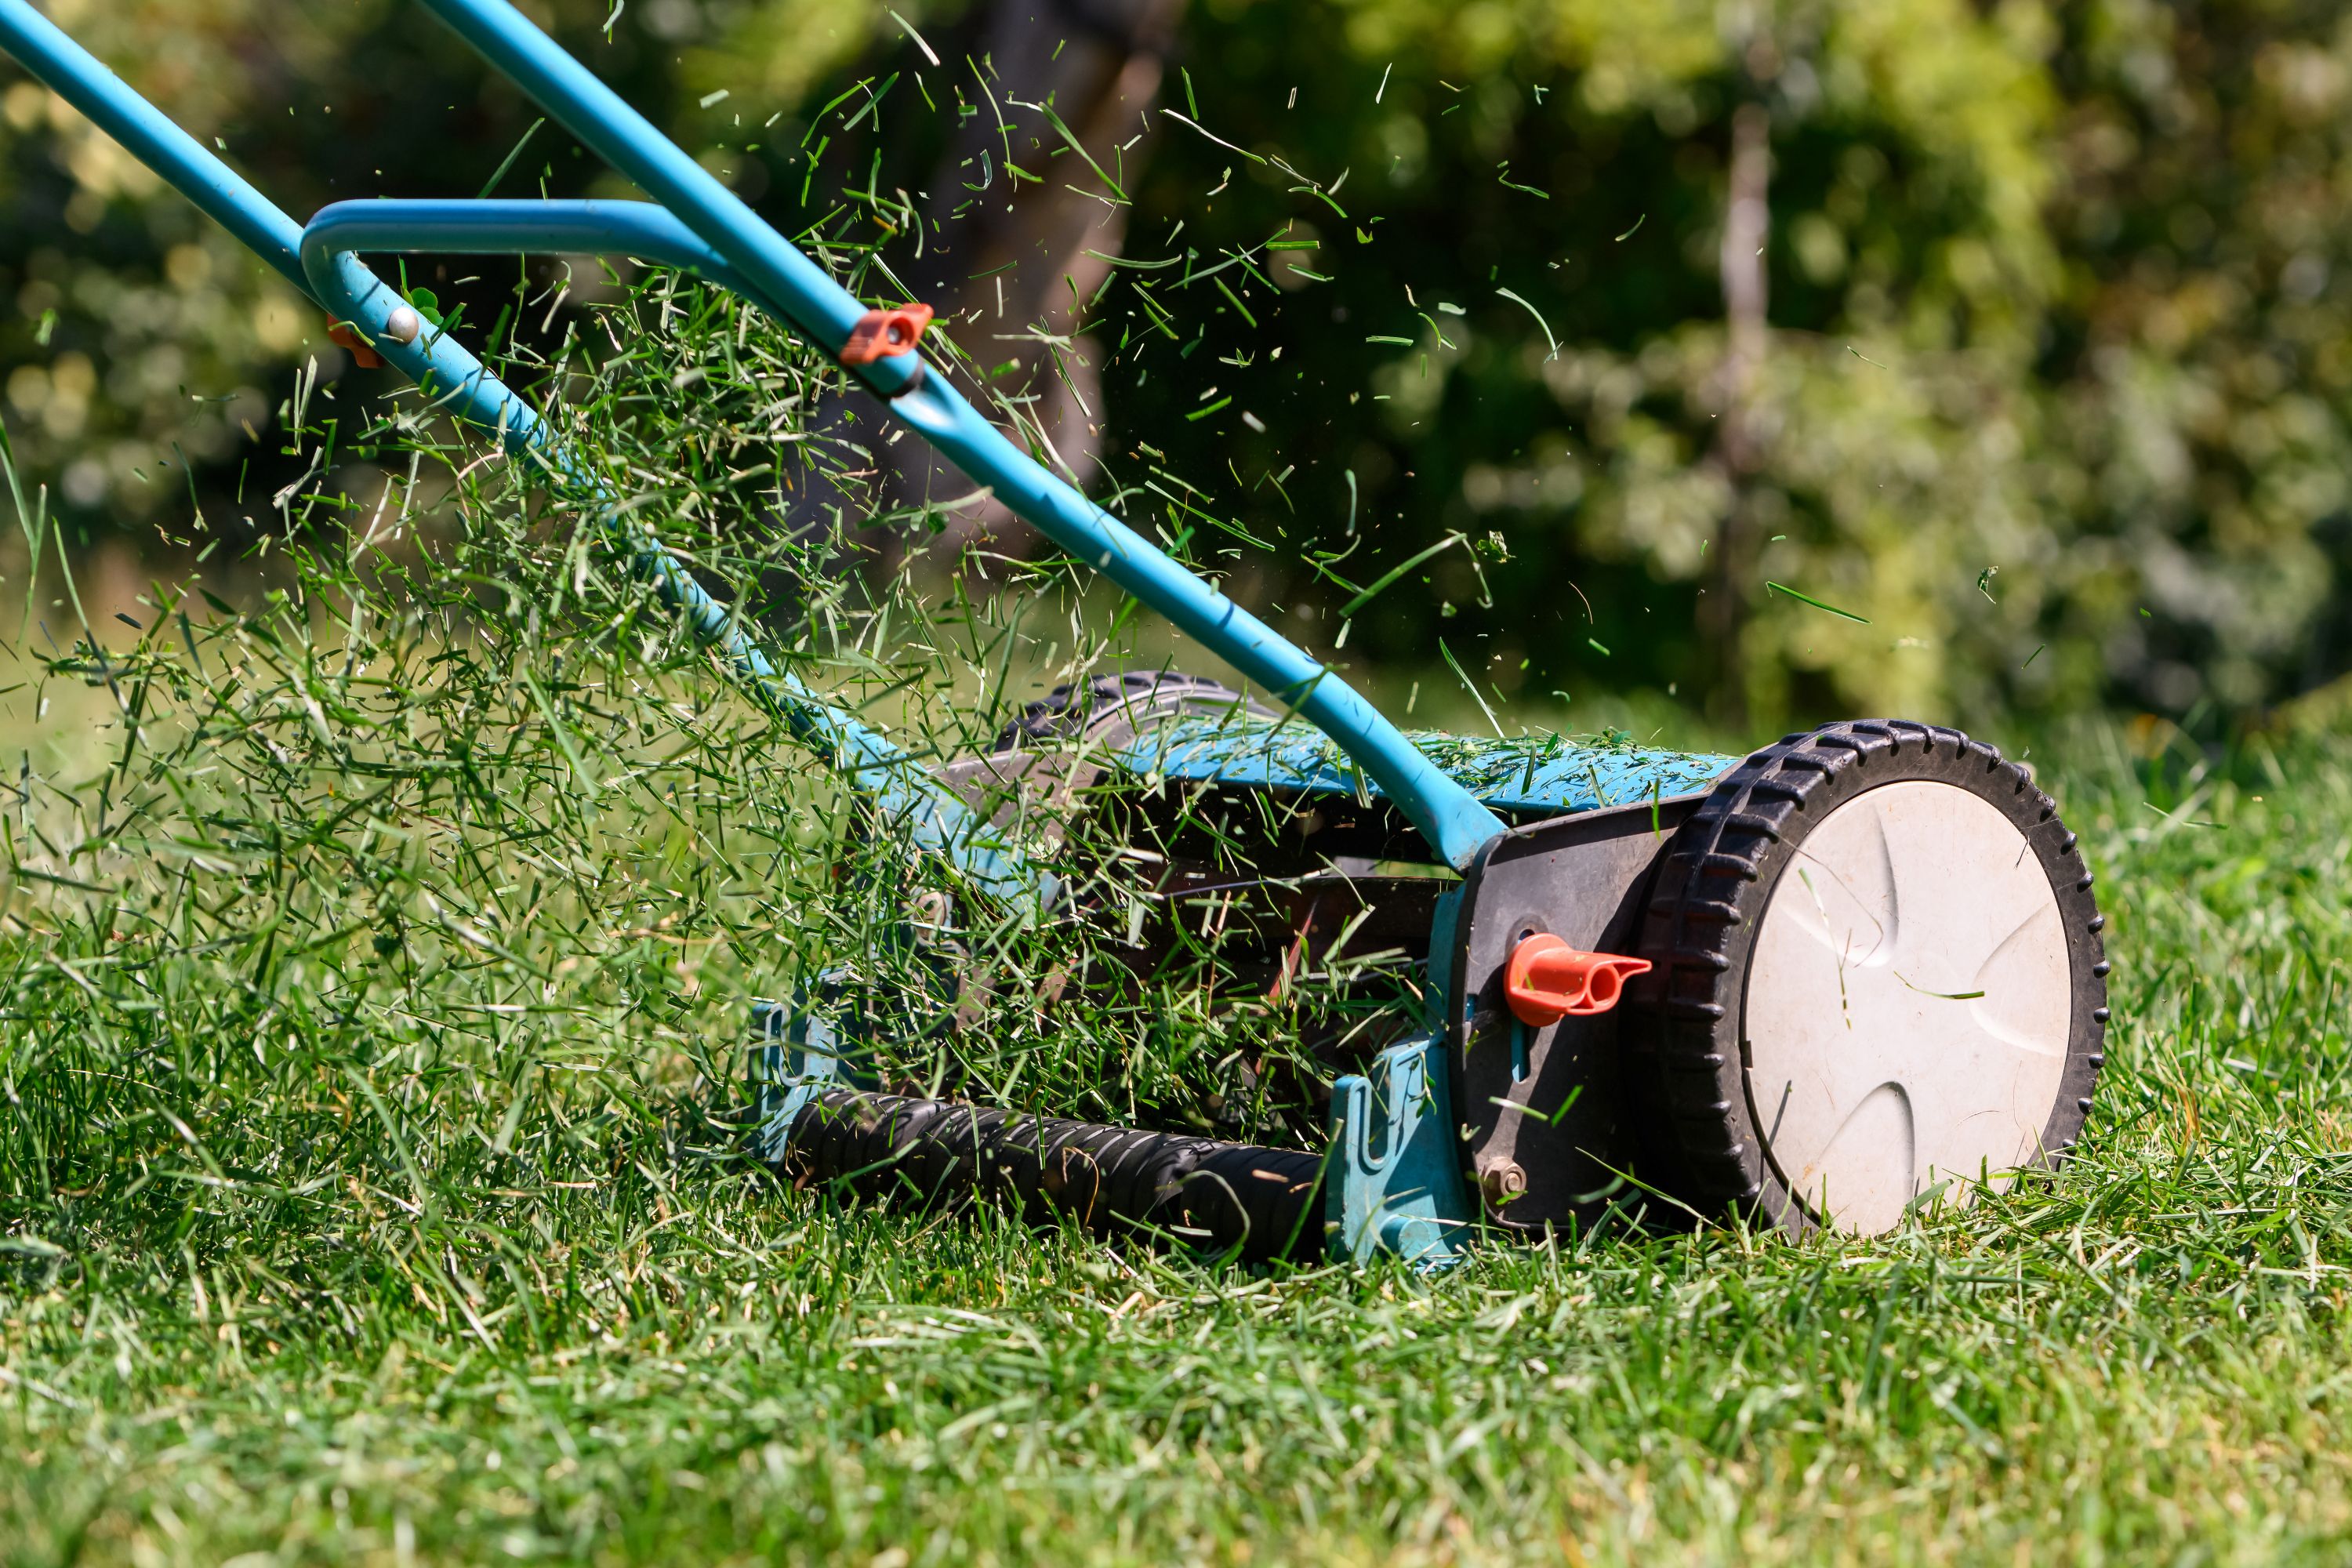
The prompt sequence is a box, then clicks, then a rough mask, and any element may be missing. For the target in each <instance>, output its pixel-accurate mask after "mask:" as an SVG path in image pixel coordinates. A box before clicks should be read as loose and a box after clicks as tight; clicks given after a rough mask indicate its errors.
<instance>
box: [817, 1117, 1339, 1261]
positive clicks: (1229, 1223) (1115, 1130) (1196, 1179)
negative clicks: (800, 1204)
mask: <svg viewBox="0 0 2352 1568" xmlns="http://www.w3.org/2000/svg"><path fill="white" fill-rule="evenodd" d="M785 1162H786V1165H787V1168H788V1169H789V1170H791V1171H792V1172H793V1174H794V1175H796V1176H798V1177H800V1178H802V1179H803V1180H805V1181H807V1182H809V1183H811V1184H817V1185H832V1184H845V1185H847V1186H848V1187H849V1188H850V1189H851V1190H852V1191H854V1192H856V1193H857V1194H859V1195H861V1196H864V1197H869V1198H886V1197H897V1198H899V1199H901V1200H908V1199H911V1200H913V1201H914V1202H917V1203H921V1204H930V1203H942V1202H953V1201H956V1200H958V1199H961V1198H963V1197H966V1196H980V1197H986V1198H989V1199H992V1200H993V1201H996V1202H1001V1203H1003V1204H1006V1205H1010V1206H1012V1207H1014V1208H1016V1209H1017V1210H1018V1211H1019V1212H1020V1213H1021V1214H1022V1215H1024V1217H1026V1218H1028V1219H1030V1220H1032V1221H1033V1222H1034V1221H1044V1220H1046V1219H1049V1218H1051V1217H1053V1216H1054V1215H1068V1216H1070V1217H1072V1218H1075V1219H1076V1220H1077V1221H1078V1222H1079V1223H1080V1224H1081V1225H1084V1226H1086V1227H1087V1229H1088V1230H1091V1231H1093V1232H1095V1233H1096V1234H1097V1235H1100V1236H1110V1237H1115V1236H1125V1235H1134V1234H1137V1233H1139V1232H1142V1233H1147V1234H1149V1233H1161V1234H1165V1235H1168V1236H1170V1237H1173V1238H1175V1239H1176V1240H1178V1241H1179V1242H1181V1243H1183V1244H1186V1245H1188V1246H1191V1247H1196V1248H1198V1249H1200V1250H1202V1251H1204V1252H1214V1253H1223V1252H1227V1251H1231V1250H1233V1249H1234V1248H1236V1247H1238V1248H1239V1250H1240V1256H1241V1257H1243V1258H1247V1259H1250V1260H1253V1261H1264V1260H1265V1259H1269V1258H1283V1257H1299V1258H1313V1257H1319V1256H1320V1255H1321V1252H1322V1247H1323V1205H1322V1173H1323V1157H1322V1156H1321V1155H1319V1154H1309V1153H1305V1152H1300V1151H1297V1150H1292V1149H1265V1148H1260V1147H1258V1146H1256V1145H1254V1144H1248V1143H1221V1142H1216V1141H1215V1140H1213V1139H1208V1138H1190V1137H1184V1136H1181V1135H1178V1134H1173V1133H1165V1132H1139V1131H1134V1130H1133V1129H1131V1128H1124V1127H1100V1126H1096V1125H1094V1124H1092V1123H1089V1122H1084V1121H1063V1120H1061V1119H1060V1118H1058V1117H1051V1116H1029V1115H1024V1114H1022V1113H1020V1112H1016V1111H1009V1110H987V1109H983V1108H981V1107H977V1106H971V1105H959V1104H956V1103H954V1102H953V1101H950V1100H915V1099H908V1098H906V1097H904V1096H900V1095H893V1094H874V1093H868V1092H866V1091H863V1090H858V1089H828V1090H826V1091H825V1092H824V1093H823V1094H821V1095H819V1096H818V1097H817V1098H816V1099H814V1100H812V1101H811V1102H810V1103H809V1105H808V1106H807V1107H806V1108H805V1109H804V1110H803V1111H802V1112H801V1114H800V1115H799V1116H798V1117H797V1118H796V1119H795V1120H794V1121H793V1130H792V1134H791V1137H790V1139H789V1140H788V1142H786V1145H785Z"/></svg>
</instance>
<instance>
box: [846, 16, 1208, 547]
mask: <svg viewBox="0 0 2352 1568" xmlns="http://www.w3.org/2000/svg"><path fill="white" fill-rule="evenodd" d="M1182 10H1183V0H995V3H994V4H992V5H988V6H987V8H986V10H985V11H984V13H983V14H982V17H981V18H980V20H979V22H978V24H977V25H976V26H975V27H974V29H973V31H972V33H971V35H970V36H969V37H967V38H966V39H965V40H964V41H963V46H962V47H963V48H964V50H965V52H967V53H968V54H969V55H970V56H971V59H972V60H973V61H974V62H976V63H977V65H978V68H979V70H980V71H981V72H982V73H984V75H985V82H984V86H983V81H982V77H980V76H976V75H975V74H974V72H973V71H972V70H971V69H969V68H968V69H965V70H964V71H962V72H961V78H960V84H961V87H962V89H963V91H964V95H965V96H966V98H968V99H970V100H971V101H972V102H974V103H975V104H976V105H977V106H978V108H979V112H978V113H976V114H971V115H968V116H966V117H965V118H964V120H963V121H962V124H961V128H960V129H959V131H958V132H957V133H956V135H955V137H954V139H953V140H952V141H951V142H950V145H949V148H948V151H947V153H946V155H945V156H944V157H943V158H942V159H941V160H940V165H939V167H938V168H937V169H936V170H934V171H933V173H932V174H931V177H930V184H929V197H928V201H927V211H926V213H925V227H926V228H927V229H929V226H930V223H931V221H932V220H934V219H935V220H937V222H938V223H939V225H940V229H939V231H938V236H937V241H936V243H935V244H932V245H928V246H927V247H926V248H925V251H924V254H923V256H922V258H921V259H920V261H919V262H918V263H917V264H916V268H915V270H914V273H913V275H912V276H910V277H909V278H908V284H909V285H910V286H912V287H914V288H916V289H917V290H918V293H919V298H922V299H924V300H928V301H929V303H930V304H931V305H932V306H933V307H934V308H936V309H937V310H939V312H940V316H941V318H942V321H941V323H940V324H941V325H942V326H944V327H945V328H946V329H947V330H948V331H951V332H952V333H953V334H954V335H955V337H956V340H957V341H958V342H960V343H961V344H962V345H963V346H964V348H965V349H966V350H967V351H968V352H970V353H971V355H972V357H973V358H974V359H976V360H978V361H979V362H980V363H982V365H983V366H986V367H989V368H991V369H992V368H994V367H995V366H997V365H1001V364H1003V363H1004V362H1005V361H1007V360H1013V359H1017V360H1019V361H1020V368H1019V369H1017V370H1013V371H1008V372H1006V373H1005V374H1004V375H1003V376H1002V377H1000V378H998V379H997V380H996V381H995V382H994V385H995V386H996V387H997V388H998V389H999V390H1000V391H1002V392H1003V393H1005V394H1006V395H1009V396H1011V397H1012V398H1013V399H1014V400H1015V401H1016V402H1017V403H1018V404H1019V405H1020V406H1021V407H1022V408H1023V409H1024V414H1025V416H1026V418H1025V420H1024V423H1034V426H1035V429H1034V432H1016V437H1015V438H1016V439H1018V440H1020V441H1021V444H1022V445H1023V446H1024V447H1026V446H1030V445H1032V442H1031V440H1029V439H1024V438H1023V437H1026V436H1030V435H1033V434H1041V435H1042V436H1043V437H1044V441H1045V447H1046V448H1047V450H1046V451H1045V453H1044V454H1043V457H1044V460H1045V463H1046V465H1047V466H1048V467H1050V468H1054V469H1055V470H1056V471H1058V472H1060V473H1061V474H1062V476H1063V477H1064V478H1065V479H1073V480H1075V481H1076V482H1077V483H1078V484H1080V485H1081V486H1083V485H1085V484H1086V483H1087V482H1088V481H1089V480H1091V479H1093V478H1094V476H1095V473H1096V471H1097V454H1098V452H1099V450H1100V444H1101V436H1102V420H1103V404H1102V375H1101V372H1100V370H1099V368H1098V364H1097V355H1096V353H1095V352H1094V348H1093V345H1092V344H1091V343H1089V342H1087V340H1086V339H1084V338H1078V339H1076V341H1075V342H1072V341H1070V340H1071V337H1072V333H1073V331H1074V330H1075V329H1076V328H1078V327H1079V326H1080V325H1082V324H1083V323H1082V315H1083V310H1084V307H1085V305H1086V303H1087V301H1089V300H1092V299H1093V297H1094V294H1095V291H1096V290H1097V289H1100V288H1101V287H1102V285H1103V281H1104V279H1106V277H1108V274H1109V271H1110V268H1109V266H1108V263H1105V262H1103V261H1099V260H1097V259H1096V258H1094V257H1092V256H1089V255H1087V252H1088V251H1097V252H1100V253H1101V254H1102V255H1104V256H1117V255H1118V254H1119V250H1120V247H1121V245H1122V244H1123V243H1124V242H1125V240H1126V237H1127V211H1128V209H1127V208H1125V207H1124V206H1118V205H1113V203H1112V200H1111V199H1110V194H1109V192H1108V190H1106V189H1105V187H1104V185H1103V183H1102V181H1101V180H1099V179H1098V178H1097V177H1096V175H1095V174H1094V171H1093V170H1091V169H1088V168H1087V166H1086V164H1085V163H1083V162H1081V161H1080V160H1079V159H1078V157H1077V156H1076V154H1075V153H1070V152H1068V151H1067V143H1066V142H1064V140H1063V139H1062V136H1061V133H1060V132H1058V131H1056V130H1055V128H1054V125H1053V122H1052V121H1049V120H1047V119H1046V117H1045V114H1044V113H1042V112H1041V111H1040V110H1038V109H1037V108H1035V107H1024V105H1030V106H1034V105H1040V104H1045V103H1051V104H1052V105H1053V108H1054V111H1055V114H1057V115H1059V116H1060V118H1061V121H1062V123H1063V124H1064V125H1066V126H1067V127H1068V128H1069V130H1070V132H1071V133H1072V134H1073V135H1074V136H1076V138H1077V140H1078V141H1079V142H1080V143H1081V144H1083V145H1084V147H1085V148H1086V151H1087V156H1089V157H1091V158H1092V159H1093V160H1094V161H1095V162H1096V163H1098V164H1100V165H1101V166H1102V167H1103V168H1104V169H1105V170H1107V171H1108V172H1109V174H1111V176H1112V177H1113V178H1115V179H1117V180H1118V182H1119V183H1120V184H1121V185H1122V186H1124V187H1125V188H1127V189H1129V190H1132V189H1133V188H1134V183H1135V174H1136V170H1137V166H1138V163H1139V159H1138V157H1137V151H1139V150H1134V151H1129V152H1126V153H1122V152H1120V151H1119V145H1120V143H1122V142H1128V141H1130V140H1132V139H1133V138H1135V137H1136V136H1138V135H1139V134H1140V133H1141V132H1142V131H1143V120H1142V115H1143V111H1144V110H1147V109H1149V108H1150V107H1151V105H1152V103H1153V102H1154V100H1156V98H1157V96H1158V94H1159V90H1160V77H1161V75H1162V72H1163V70H1164V67H1165V61H1166V58H1167V53H1168V49H1169V47H1170V44H1171V40H1172V38H1173V37H1174V33H1175V26H1176V22H1177V19H1178V17H1179V16H1181V13H1182ZM991 95H993V98H994V107H993V108H992V107H991V102H990V99H991ZM998 112H1002V114H1003V122H1002V123H1001V124H1000V122H999V121H998V119H997V114H998ZM1008 142H1009V143H1010V149H1011V157H1012V161H1013V163H1016V164H1017V165H1018V166H1019V167H1020V168H1021V169H1022V170H1023V171H1024V174H1028V175H1034V176H1035V178H1034V179H1030V178H1016V177H1015V176H1013V175H1011V174H1007V173H1006V171H1005V167H1004V164H1005V159H1006V152H1007V144H1008ZM1056 150H1060V152H1061V155H1060V156H1059V157H1055V156H1053V154H1054V153H1055V152H1056ZM975 187H981V188H978V189H975ZM1073 187H1075V188H1073ZM967 201H970V202H971V203H972V204H973V205H971V207H970V208H969V209H968V210H966V211H965V212H964V214H963V216H961V217H953V216H950V215H952V214H953V213H954V212H955V211H956V209H957V208H958V207H961V206H962V205H964V204H965V203H966V202H967ZM1041 336H1042V337H1043V338H1052V339H1061V340H1064V341H1063V342H1061V343H1058V344H1056V343H1052V342H1044V341H1041ZM889 455H890V456H891V457H892V458H896V459H897V464H898V472H897V475H896V478H895V484H894V489H895V490H896V492H897V493H896V495H895V497H894V499H895V500H899V501H901V502H907V503H913V502H920V501H924V500H929V501H933V502H945V501H950V500H958V499H961V498H962V497H965V496H968V495H969V494H970V493H971V484H970V482H969V481H968V480H966V479H963V478H962V477H961V475H959V474H957V473H956V472H955V471H954V470H953V469H951V468H948V467H946V466H945V465H944V464H943V463H940V461H938V459H937V458H934V457H933V456H932V455H931V453H930V450H929V447H920V446H919V445H918V444H917V443H915V442H911V441H908V442H901V443H900V444H899V445H898V446H897V447H892V448H889ZM1027 532H1028V527H1027V525H1026V524H1025V523H1022V522H1020V521H1018V520H1017V519H1015V518H1013V515H1012V514H1011V513H1010V512H1008V511H1006V510H1004V509H1003V507H1001V506H998V505H996V504H995V503H993V502H974V503H971V504H969V505H966V506H962V507H960V508H957V509H956V510H955V511H954V512H953V514H952V516H951V517H950V522H949V528H948V531H947V533H946V535H945V536H944V537H943V540H942V542H944V543H946V544H948V545H950V547H953V546H956V545H960V544H962V543H966V542H971V541H972V540H974V539H976V538H980V537H982V536H990V535H992V536H994V537H997V538H999V539H1002V540H1004V541H1006V542H1008V543H1009V544H1010V546H1011V547H1012V548H1013V550H1014V551H1016V552H1018V551H1019V550H1020V549H1021V548H1022V547H1023V544H1024V541H1025V536H1026V534H1027Z"/></svg>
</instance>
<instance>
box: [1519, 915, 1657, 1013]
mask: <svg viewBox="0 0 2352 1568" xmlns="http://www.w3.org/2000/svg"><path fill="white" fill-rule="evenodd" d="M1647 973H1650V961H1649V960H1648V959H1646V958H1627V957H1624V956H1623V955H1622V954H1619V953H1614V952H1585V951H1584V950H1583V949H1582V948H1580V947H1570V946H1569V945H1568V943H1567V942H1563V941H1561V940H1560V939H1559V937H1556V936H1554V935H1552V934H1551V933H1550V932H1549V931H1538V932H1537V933H1536V934H1535V935H1533V936H1529V937H1522V938H1520V939H1519V945H1518V946H1517V947H1515V948H1513V949H1511V959H1510V962H1509V963H1507V964H1506V965H1505V966H1504V969H1503V994H1505V995H1506V996H1507V997H1508V998H1509V1000H1510V1004H1511V1016H1513V1017H1515V1018H1517V1019H1518V1021H1519V1022H1520V1023H1522V1024H1527V1025H1529V1026H1533V1027H1535V1028H1538V1029H1539V1028H1543V1027H1545V1026H1548V1025H1551V1024H1557V1023H1559V1021H1560V1020H1561V1019H1562V1018H1580V1017H1589V1016H1591V1015H1592V1014H1595V1013H1606V1012H1608V1011H1609V1010H1610V1009H1611V1008H1612V1007H1614V1006H1615V1005H1617V999H1618V998H1619V997H1621V996H1622V995H1623V994H1625V982H1627V981H1628V980H1631V979H1633V976H1635V975H1636V974H1647Z"/></svg>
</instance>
